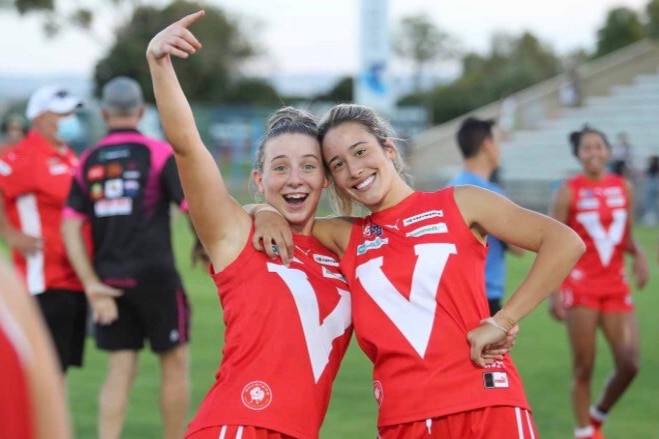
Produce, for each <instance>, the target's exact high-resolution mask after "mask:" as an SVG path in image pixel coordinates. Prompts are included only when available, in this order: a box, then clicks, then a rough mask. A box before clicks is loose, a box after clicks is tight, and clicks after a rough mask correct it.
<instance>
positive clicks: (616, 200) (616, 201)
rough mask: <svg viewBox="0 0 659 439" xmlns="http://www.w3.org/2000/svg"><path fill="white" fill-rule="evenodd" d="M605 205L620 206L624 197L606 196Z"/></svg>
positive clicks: (623, 201)
mask: <svg viewBox="0 0 659 439" xmlns="http://www.w3.org/2000/svg"><path fill="white" fill-rule="evenodd" d="M606 205H607V206H609V207H622V206H624V205H625V197H623V196H622V195H619V196H614V197H608V198H607V199H606Z"/></svg>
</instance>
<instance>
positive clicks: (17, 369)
mask: <svg viewBox="0 0 659 439" xmlns="http://www.w3.org/2000/svg"><path fill="white" fill-rule="evenodd" d="M31 356H32V352H31V347H30V344H29V341H28V339H27V336H26V335H25V333H24V332H23V330H22V328H21V327H20V326H19V325H18V322H16V320H15V319H14V317H13V316H12V315H11V314H10V313H9V311H8V309H7V305H6V304H5V302H4V301H3V300H2V298H1V297H0V364H2V374H0V389H2V391H1V392H0V432H2V434H0V436H1V437H3V438H21V439H31V438H33V437H35V436H34V425H33V422H34V421H33V418H32V414H33V410H32V407H31V404H30V393H29V392H30V390H29V383H28V381H27V377H26V375H25V367H26V365H27V363H28V362H29V361H33V359H32V358H31Z"/></svg>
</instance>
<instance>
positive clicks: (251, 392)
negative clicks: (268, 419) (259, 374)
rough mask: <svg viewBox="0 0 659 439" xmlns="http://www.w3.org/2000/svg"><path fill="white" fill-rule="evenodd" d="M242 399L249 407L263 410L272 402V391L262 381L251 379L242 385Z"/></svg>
mask: <svg viewBox="0 0 659 439" xmlns="http://www.w3.org/2000/svg"><path fill="white" fill-rule="evenodd" d="M242 400H243V404H245V407H247V408H249V409H252V410H263V409H264V408H266V407H267V406H269V405H270V403H271V402H272V391H271V390H270V386H268V385H267V384H266V383H264V382H263V381H252V382H251V383H249V384H247V385H246V386H245V387H243V392H242Z"/></svg>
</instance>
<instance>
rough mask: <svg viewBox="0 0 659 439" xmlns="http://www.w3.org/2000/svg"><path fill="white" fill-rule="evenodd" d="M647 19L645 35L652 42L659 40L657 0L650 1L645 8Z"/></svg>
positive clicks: (658, 1) (658, 5) (658, 8)
mask: <svg viewBox="0 0 659 439" xmlns="http://www.w3.org/2000/svg"><path fill="white" fill-rule="evenodd" d="M645 15H646V17H647V25H646V29H647V34H648V36H649V37H650V38H652V39H654V40H659V0H651V1H650V2H649V3H648V4H647V6H645Z"/></svg>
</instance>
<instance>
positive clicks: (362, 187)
mask: <svg viewBox="0 0 659 439" xmlns="http://www.w3.org/2000/svg"><path fill="white" fill-rule="evenodd" d="M373 180H375V176H374V175H371V176H370V177H368V178H367V179H366V180H364V181H362V182H361V183H359V184H358V185H357V186H355V187H356V188H357V189H364V188H365V187H366V186H368V185H369V184H371V183H373Z"/></svg>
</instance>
